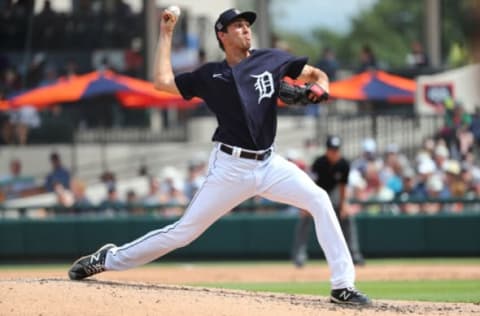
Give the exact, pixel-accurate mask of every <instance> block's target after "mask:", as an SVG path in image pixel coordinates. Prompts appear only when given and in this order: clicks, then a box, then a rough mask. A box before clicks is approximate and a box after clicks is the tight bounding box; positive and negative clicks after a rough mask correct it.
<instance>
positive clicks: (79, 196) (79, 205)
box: [70, 179, 94, 214]
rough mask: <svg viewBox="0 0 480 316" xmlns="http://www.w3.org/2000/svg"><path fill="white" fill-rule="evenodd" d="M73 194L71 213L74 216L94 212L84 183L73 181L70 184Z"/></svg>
mask: <svg viewBox="0 0 480 316" xmlns="http://www.w3.org/2000/svg"><path fill="white" fill-rule="evenodd" d="M70 187H71V190H72V194H73V200H74V202H73V212H74V213H76V214H80V213H89V212H92V211H94V206H93V203H92V202H91V201H90V199H89V198H88V197H87V192H86V191H87V186H86V184H85V182H83V181H80V180H78V179H74V180H73V181H72V182H71V184H70Z"/></svg>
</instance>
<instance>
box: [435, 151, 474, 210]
mask: <svg viewBox="0 0 480 316" xmlns="http://www.w3.org/2000/svg"><path fill="white" fill-rule="evenodd" d="M443 170H444V178H443V181H444V185H445V189H444V190H443V191H442V192H441V194H440V198H443V199H449V198H457V199H458V198H459V199H463V198H465V197H466V194H467V189H468V183H467V182H464V181H463V179H462V175H461V173H462V170H461V166H460V163H459V162H458V161H456V160H447V161H446V162H445V163H444V164H443ZM444 210H448V211H450V212H461V211H462V210H463V203H452V204H449V205H447V207H444Z"/></svg>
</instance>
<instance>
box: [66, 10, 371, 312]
mask: <svg viewBox="0 0 480 316" xmlns="http://www.w3.org/2000/svg"><path fill="white" fill-rule="evenodd" d="M177 17H178V15H176V14H173V13H172V12H170V11H168V10H166V11H163V12H162V16H161V23H160V38H159V42H158V48H157V52H156V57H155V78H154V83H155V87H156V88H157V89H158V90H162V91H167V92H170V93H175V94H180V95H181V96H183V98H185V99H191V98H193V97H200V98H202V99H203V100H204V101H205V102H206V104H207V105H208V107H209V109H210V110H211V111H212V112H213V113H214V114H215V115H216V118H217V121H218V127H217V128H216V130H215V132H214V134H213V137H212V140H213V142H214V145H213V148H212V151H211V154H210V160H209V165H208V175H207V177H206V180H205V181H204V183H203V185H202V187H200V188H199V189H198V191H197V193H196V195H195V196H194V198H193V199H192V201H191V203H190V205H189V206H188V208H187V210H186V211H185V213H184V215H183V216H182V217H181V218H180V219H179V220H178V221H177V222H175V223H173V224H171V225H168V226H166V227H163V228H160V229H158V230H154V231H151V232H149V233H147V234H146V235H145V236H142V237H140V238H138V239H136V240H134V241H132V242H130V243H127V244H125V245H122V246H118V247H117V246H115V245H113V244H107V245H105V246H103V247H102V248H100V249H99V250H97V251H96V252H95V253H93V254H91V255H88V256H85V257H82V258H80V259H78V260H77V261H76V262H75V263H74V264H73V266H72V267H71V268H70V271H69V276H70V278H71V279H73V280H81V279H84V278H86V277H89V276H92V275H94V274H96V273H99V272H102V271H105V270H116V271H118V270H125V269H130V268H133V267H136V266H139V265H143V264H146V263H148V262H151V261H153V260H155V259H157V258H159V257H161V256H163V255H165V254H167V253H169V252H170V251H172V250H174V249H177V248H179V247H184V246H186V245H188V244H189V243H191V242H192V241H193V240H195V239H196V238H197V237H199V236H200V235H201V234H202V233H203V232H204V231H205V230H206V229H207V228H208V227H210V226H211V225H212V224H213V223H214V222H215V221H216V220H218V219H219V218H220V217H222V216H223V215H225V214H226V213H228V212H229V211H230V210H231V209H232V208H234V207H235V206H237V205H238V204H240V203H241V202H243V201H245V200H247V199H249V198H251V197H253V196H256V195H258V196H262V197H264V198H267V199H270V200H273V201H277V202H280V203H286V204H290V205H293V206H295V207H298V208H300V209H305V210H307V211H308V212H310V213H311V215H312V217H313V219H314V223H315V229H316V234H317V237H318V240H319V242H320V245H321V246H322V248H323V251H324V253H325V256H326V259H327V261H328V264H329V267H330V271H331V278H330V281H331V286H332V291H331V297H330V299H331V301H332V302H336V303H342V304H354V305H365V304H369V303H370V300H369V299H368V298H367V296H365V295H364V294H362V293H360V292H359V291H357V290H356V289H355V287H354V278H355V271H354V265H353V262H352V258H351V256H350V253H349V251H348V247H347V244H346V242H345V239H344V237H343V235H342V231H341V229H340V225H339V223H338V220H337V218H336V216H335V212H334V210H333V207H332V204H331V202H330V199H329V197H328V194H327V193H326V192H325V191H324V190H323V189H321V188H319V187H318V186H317V185H315V183H314V182H313V181H312V180H311V179H310V177H309V176H308V175H307V174H306V173H305V172H303V171H301V170H300V169H299V168H297V167H296V166H295V165H294V164H293V163H291V162H289V161H287V160H285V159H284V158H282V157H281V156H280V155H277V154H276V153H275V149H274V146H273V144H274V140H275V135H276V130H277V98H279V95H280V94H282V95H283V96H284V95H287V96H289V95H290V99H292V100H294V101H296V102H300V103H303V101H302V100H308V103H317V102H320V101H322V100H325V99H326V98H327V97H328V78H327V76H326V75H325V74H324V73H323V72H322V71H320V70H319V69H317V68H314V67H312V66H310V65H308V64H307V58H305V57H294V56H292V55H291V54H289V53H287V52H284V51H280V50H276V49H251V41H252V31H251V25H252V24H253V23H254V21H255V19H256V14H255V13H254V12H248V11H247V12H240V11H238V10H236V9H229V10H226V11H224V12H223V13H222V14H220V16H219V17H218V19H217V21H216V22H215V25H214V31H215V34H216V37H217V40H218V43H219V45H220V48H221V49H222V50H223V51H224V52H225V59H224V60H223V61H221V62H212V63H206V64H204V65H202V66H200V67H199V68H198V69H196V70H195V71H192V72H188V73H183V74H179V75H176V76H175V75H174V74H173V71H172V65H171V61H170V57H171V56H170V54H171V47H172V34H173V31H174V27H175V24H176V22H177ZM285 76H288V77H291V78H296V79H298V80H301V81H302V82H306V84H305V85H303V86H295V87H288V86H287V87H286V88H282V89H287V90H289V91H286V92H285V91H282V92H281V91H280V88H281V86H283V85H284V84H282V78H283V77H285ZM292 94H294V95H297V96H296V97H291V95H292ZM285 99H286V100H287V102H288V97H286V98H285Z"/></svg>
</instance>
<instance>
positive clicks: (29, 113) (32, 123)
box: [10, 105, 41, 145]
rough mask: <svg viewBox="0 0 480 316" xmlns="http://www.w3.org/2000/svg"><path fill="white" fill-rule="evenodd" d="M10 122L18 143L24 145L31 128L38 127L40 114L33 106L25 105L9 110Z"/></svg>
mask: <svg viewBox="0 0 480 316" xmlns="http://www.w3.org/2000/svg"><path fill="white" fill-rule="evenodd" d="M10 123H11V124H12V126H13V129H14V135H15V138H16V141H17V143H18V144H19V145H26V144H27V142H28V134H29V132H30V130H31V129H33V128H38V127H40V124H41V121H40V115H39V114H38V111H37V109H36V108H35V107H34V106H30V105H25V106H22V107H21V108H19V109H16V110H13V111H11V112H10Z"/></svg>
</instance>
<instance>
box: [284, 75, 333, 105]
mask: <svg viewBox="0 0 480 316" xmlns="http://www.w3.org/2000/svg"><path fill="white" fill-rule="evenodd" d="M278 97H279V98H280V100H282V101H283V102H284V103H285V104H288V105H295V104H300V105H306V104H312V103H319V102H322V101H326V100H328V93H327V92H326V91H325V90H323V88H322V87H320V86H319V85H318V84H316V83H308V84H306V85H298V84H294V83H288V82H286V81H284V80H282V81H281V82H280V90H279V93H278Z"/></svg>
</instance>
